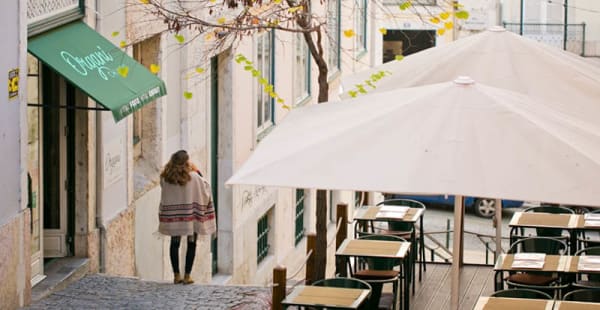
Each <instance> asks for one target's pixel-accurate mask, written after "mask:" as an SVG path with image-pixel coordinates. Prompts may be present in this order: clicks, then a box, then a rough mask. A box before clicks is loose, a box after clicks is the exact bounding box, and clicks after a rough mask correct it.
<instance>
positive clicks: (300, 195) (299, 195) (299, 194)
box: [294, 189, 305, 245]
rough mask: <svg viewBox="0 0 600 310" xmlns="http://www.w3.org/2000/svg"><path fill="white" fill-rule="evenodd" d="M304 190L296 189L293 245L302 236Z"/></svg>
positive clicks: (296, 243) (300, 239) (298, 241)
mask: <svg viewBox="0 0 600 310" xmlns="http://www.w3.org/2000/svg"><path fill="white" fill-rule="evenodd" d="M304 198H305V195H304V190H303V189H296V220H295V226H296V229H295V234H294V236H295V238H294V239H295V245H298V243H300V241H302V238H304Z"/></svg>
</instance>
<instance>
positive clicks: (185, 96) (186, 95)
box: [183, 91, 192, 100]
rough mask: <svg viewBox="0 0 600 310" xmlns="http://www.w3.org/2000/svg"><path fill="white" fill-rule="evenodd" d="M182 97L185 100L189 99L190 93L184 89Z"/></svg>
mask: <svg viewBox="0 0 600 310" xmlns="http://www.w3.org/2000/svg"><path fill="white" fill-rule="evenodd" d="M183 97H184V98H185V99H187V100H190V99H192V93H190V92H189V91H184V92H183Z"/></svg>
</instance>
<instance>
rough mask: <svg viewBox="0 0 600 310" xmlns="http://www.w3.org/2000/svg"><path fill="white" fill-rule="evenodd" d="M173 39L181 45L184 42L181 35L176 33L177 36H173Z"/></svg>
mask: <svg viewBox="0 0 600 310" xmlns="http://www.w3.org/2000/svg"><path fill="white" fill-rule="evenodd" d="M175 39H176V40H177V42H179V43H183V42H185V38H184V37H183V36H182V35H180V34H178V33H177V34H175Z"/></svg>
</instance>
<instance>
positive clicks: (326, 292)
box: [281, 286, 370, 309]
mask: <svg viewBox="0 0 600 310" xmlns="http://www.w3.org/2000/svg"><path fill="white" fill-rule="evenodd" d="M369 293H370V292H369V290H363V289H357V288H341V287H328V286H297V287H295V288H294V290H292V292H291V293H290V294H289V295H288V296H286V297H285V299H284V300H283V301H282V302H281V304H282V305H284V307H286V308H287V307H288V306H302V307H327V308H328V309H358V307H359V306H360V305H362V304H363V303H364V302H365V300H366V299H367V297H368V296H369Z"/></svg>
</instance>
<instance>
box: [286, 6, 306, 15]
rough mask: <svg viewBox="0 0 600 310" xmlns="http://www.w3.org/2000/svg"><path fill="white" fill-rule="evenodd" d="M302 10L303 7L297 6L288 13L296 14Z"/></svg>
mask: <svg viewBox="0 0 600 310" xmlns="http://www.w3.org/2000/svg"><path fill="white" fill-rule="evenodd" d="M302 8H303V7H302V6H301V5H299V6H295V7H291V8H289V9H288V12H289V13H296V12H297V11H299V10H302Z"/></svg>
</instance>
